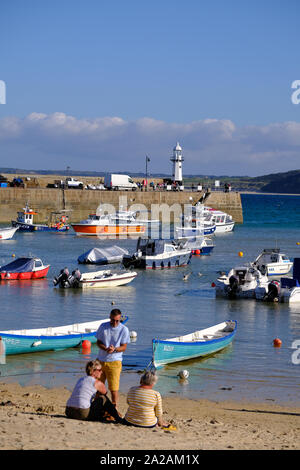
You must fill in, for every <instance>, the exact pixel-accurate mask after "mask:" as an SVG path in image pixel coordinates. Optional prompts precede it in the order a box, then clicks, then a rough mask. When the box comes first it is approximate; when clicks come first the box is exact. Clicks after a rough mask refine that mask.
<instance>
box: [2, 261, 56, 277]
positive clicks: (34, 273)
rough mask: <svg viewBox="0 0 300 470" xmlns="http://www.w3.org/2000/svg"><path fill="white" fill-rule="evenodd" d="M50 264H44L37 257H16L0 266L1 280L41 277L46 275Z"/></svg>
mask: <svg viewBox="0 0 300 470" xmlns="http://www.w3.org/2000/svg"><path fill="white" fill-rule="evenodd" d="M49 268H50V264H47V265H44V264H43V262H42V260H41V259H39V258H18V259H16V260H15V261H12V262H11V263H8V264H6V265H5V266H1V267H0V279H1V281H8V280H16V279H17V280H23V279H41V278H43V277H46V276H47V274H48V271H49Z"/></svg>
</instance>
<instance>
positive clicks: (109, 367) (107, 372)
mask: <svg viewBox="0 0 300 470" xmlns="http://www.w3.org/2000/svg"><path fill="white" fill-rule="evenodd" d="M121 315H122V314H121V311H120V310H119V309H117V308H115V309H113V310H112V311H111V312H110V321H109V322H106V323H102V324H101V325H100V327H99V329H98V331H97V333H96V338H97V345H98V347H99V353H98V359H99V361H100V362H101V365H102V371H103V373H102V379H101V380H103V382H104V383H105V380H107V382H108V388H109V390H110V393H111V401H112V403H113V404H114V405H115V407H117V404H118V399H119V384H120V375H121V371H122V359H123V352H124V351H125V350H126V348H127V344H128V343H129V342H130V335H129V330H128V328H127V327H126V326H125V325H123V324H122V323H121Z"/></svg>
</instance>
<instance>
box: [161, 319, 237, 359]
mask: <svg viewBox="0 0 300 470" xmlns="http://www.w3.org/2000/svg"><path fill="white" fill-rule="evenodd" d="M236 328H237V322H236V320H228V321H225V322H223V323H219V324H218V325H214V326H212V327H210V328H206V329H204V330H199V331H195V332H193V333H190V334H188V335H185V336H177V337H175V338H170V339H165V340H159V339H153V340H152V351H153V358H152V362H153V365H154V366H155V367H156V368H160V367H162V366H164V365H166V364H170V363H173V362H179V361H185V360H187V359H193V358H196V357H204V356H208V355H211V354H214V353H216V352H217V351H220V350H221V349H224V348H225V347H226V346H228V345H229V344H230V343H231V342H232V340H233V338H234V336H235V333H236Z"/></svg>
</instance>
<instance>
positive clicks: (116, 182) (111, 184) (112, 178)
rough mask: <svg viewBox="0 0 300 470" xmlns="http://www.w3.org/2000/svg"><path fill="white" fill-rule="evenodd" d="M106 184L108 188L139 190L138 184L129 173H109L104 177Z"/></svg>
mask: <svg viewBox="0 0 300 470" xmlns="http://www.w3.org/2000/svg"><path fill="white" fill-rule="evenodd" d="M104 186H105V187H106V188H107V189H114V190H115V191H118V190H119V189H120V190H125V191H128V190H132V191H136V190H137V184H136V183H135V182H134V181H133V179H132V178H131V177H130V176H128V175H118V174H115V173H108V174H106V175H105V177H104Z"/></svg>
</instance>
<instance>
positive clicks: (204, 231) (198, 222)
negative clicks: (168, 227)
mask: <svg viewBox="0 0 300 470" xmlns="http://www.w3.org/2000/svg"><path fill="white" fill-rule="evenodd" d="M181 222H182V223H181V226H179V227H176V228H175V231H176V238H179V239H180V238H187V237H200V236H203V235H204V236H209V235H213V234H214V233H215V231H216V224H215V222H213V221H212V220H211V218H210V216H207V215H206V214H205V211H204V206H203V204H199V203H198V204H197V205H196V206H192V205H190V204H189V205H187V208H186V212H185V213H184V214H183V215H182V218H181Z"/></svg>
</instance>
